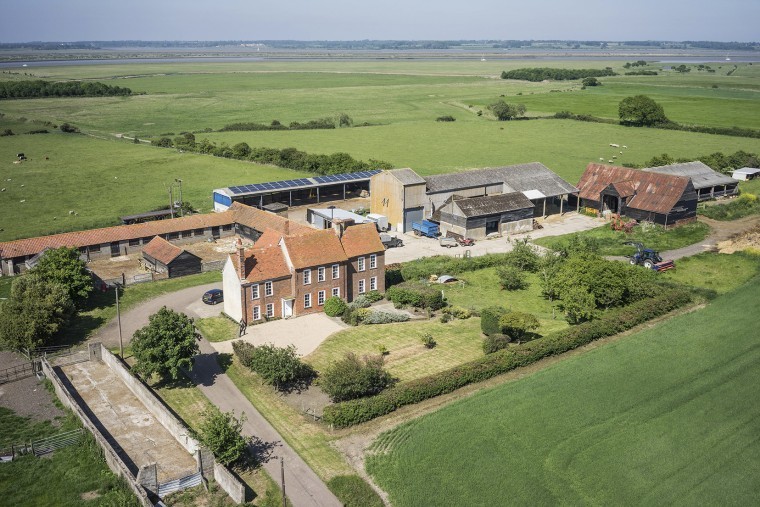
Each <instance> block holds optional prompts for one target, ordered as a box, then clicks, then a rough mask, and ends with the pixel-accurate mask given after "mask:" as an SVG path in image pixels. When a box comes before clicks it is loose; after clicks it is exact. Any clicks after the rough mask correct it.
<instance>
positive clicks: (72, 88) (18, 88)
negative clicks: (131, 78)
mask: <svg viewBox="0 0 760 507" xmlns="http://www.w3.org/2000/svg"><path fill="white" fill-rule="evenodd" d="M126 95H132V90H130V89H129V88H122V87H121V86H110V85H107V84H103V83H98V82H90V81H87V82H82V81H66V82H55V83H54V82H50V81H43V80H41V79H37V80H34V81H0V100H2V99H32V98H41V97H110V96H126Z"/></svg>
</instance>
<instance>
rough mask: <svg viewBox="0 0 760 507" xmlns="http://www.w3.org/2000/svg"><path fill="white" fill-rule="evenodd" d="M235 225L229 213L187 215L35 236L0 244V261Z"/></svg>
mask: <svg viewBox="0 0 760 507" xmlns="http://www.w3.org/2000/svg"><path fill="white" fill-rule="evenodd" d="M234 221H235V215H234V213H233V212H229V211H225V212H221V213H208V214H201V215H191V216H189V217H182V218H174V219H168V220H156V221H154V222H146V223H143V224H133V225H117V226H114V227H104V228H102V229H90V230H87V231H77V232H65V233H63V234H53V235H51V236H39V237H36V238H28V239H19V240H15V241H7V242H5V243H0V254H1V255H2V258H4V259H8V258H12V257H21V256H24V255H34V254H36V253H38V252H41V251H42V250H44V249H45V248H60V247H62V246H66V247H74V248H79V247H82V246H89V245H102V244H106V243H111V242H115V241H127V240H130V239H138V238H150V237H152V236H158V235H162V234H169V233H172V232H180V231H189V230H193V229H201V228H206V227H218V226H222V225H231V224H233V223H234Z"/></svg>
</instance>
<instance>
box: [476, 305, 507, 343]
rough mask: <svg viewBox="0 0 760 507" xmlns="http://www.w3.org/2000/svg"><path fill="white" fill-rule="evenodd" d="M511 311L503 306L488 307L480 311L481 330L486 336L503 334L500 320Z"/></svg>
mask: <svg viewBox="0 0 760 507" xmlns="http://www.w3.org/2000/svg"><path fill="white" fill-rule="evenodd" d="M508 311H509V310H507V309H506V308H504V307H503V306H488V307H486V308H483V309H482V310H480V330H481V331H483V334H484V335H486V336H489V335H492V334H501V326H500V325H499V318H500V317H501V316H502V315H504V314H506V313H507V312H508Z"/></svg>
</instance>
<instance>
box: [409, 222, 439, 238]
mask: <svg viewBox="0 0 760 507" xmlns="http://www.w3.org/2000/svg"><path fill="white" fill-rule="evenodd" d="M412 230H413V231H414V235H415V236H427V237H428V238H437V237H438V234H439V229H438V224H436V223H435V222H431V221H429V220H423V221H422V222H413V223H412Z"/></svg>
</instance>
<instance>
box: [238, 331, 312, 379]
mask: <svg viewBox="0 0 760 507" xmlns="http://www.w3.org/2000/svg"><path fill="white" fill-rule="evenodd" d="M232 348H233V350H234V351H235V354H237V356H238V357H239V358H240V362H241V363H243V365H244V366H247V367H248V368H250V369H251V370H252V371H254V372H256V373H257V374H258V375H259V376H260V377H261V378H262V379H263V380H264V382H266V383H267V384H270V385H273V386H275V387H276V388H277V389H281V388H283V387H285V386H287V385H289V384H292V383H293V382H297V381H304V380H307V379H309V378H311V377H313V376H314V370H312V368H311V366H309V365H308V364H305V363H304V362H302V361H301V359H300V358H299V357H298V354H297V353H296V347H295V346H294V345H289V346H287V347H284V348H280V347H275V346H274V345H271V344H265V345H259V346H258V347H254V346H253V345H251V344H250V343H246V342H242V341H237V342H234V343H233V344H232Z"/></svg>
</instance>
